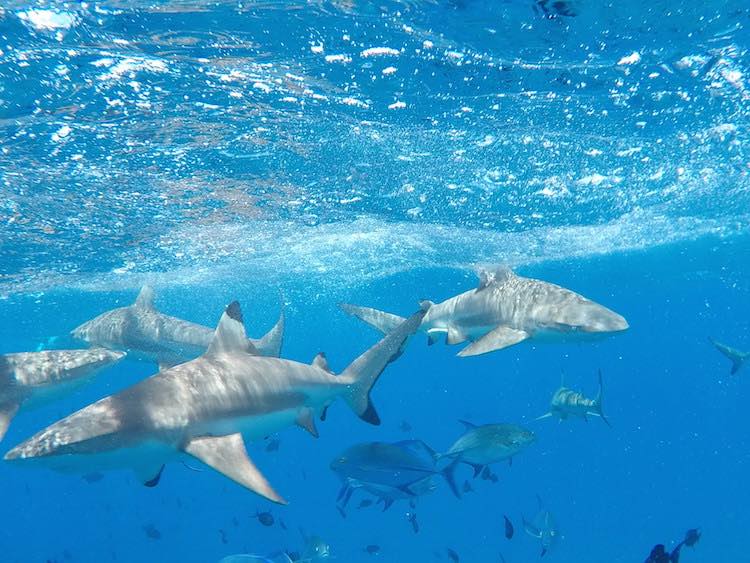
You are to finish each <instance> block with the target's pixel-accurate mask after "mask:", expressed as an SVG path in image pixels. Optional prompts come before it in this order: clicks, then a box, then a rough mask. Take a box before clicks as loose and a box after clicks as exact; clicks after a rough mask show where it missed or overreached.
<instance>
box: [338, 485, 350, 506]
mask: <svg viewBox="0 0 750 563" xmlns="http://www.w3.org/2000/svg"><path fill="white" fill-rule="evenodd" d="M348 490H349V484H348V483H345V484H343V485H342V486H341V489H339V496H337V497H336V502H341V499H343V498H344V496H345V495H346V492H347V491H348Z"/></svg>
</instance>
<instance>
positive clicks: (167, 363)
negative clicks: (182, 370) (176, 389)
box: [156, 360, 180, 371]
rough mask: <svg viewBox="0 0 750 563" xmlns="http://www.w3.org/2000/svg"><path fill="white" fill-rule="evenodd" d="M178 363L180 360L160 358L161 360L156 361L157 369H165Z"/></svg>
mask: <svg viewBox="0 0 750 563" xmlns="http://www.w3.org/2000/svg"><path fill="white" fill-rule="evenodd" d="M179 363H180V362H170V361H164V360H162V361H161V362H157V363H156V365H157V366H159V371H165V370H168V369H170V368H173V367H175V366H176V365H177V364H179Z"/></svg>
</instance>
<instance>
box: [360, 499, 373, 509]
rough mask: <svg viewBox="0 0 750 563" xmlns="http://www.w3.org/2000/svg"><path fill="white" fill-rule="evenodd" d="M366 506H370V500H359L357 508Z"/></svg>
mask: <svg viewBox="0 0 750 563" xmlns="http://www.w3.org/2000/svg"><path fill="white" fill-rule="evenodd" d="M368 506H372V500H371V499H369V498H366V499H362V500H361V501H360V503H359V505H357V508H367V507H368Z"/></svg>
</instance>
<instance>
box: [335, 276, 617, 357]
mask: <svg viewBox="0 0 750 563" xmlns="http://www.w3.org/2000/svg"><path fill="white" fill-rule="evenodd" d="M429 304H430V305H431V307H430V309H429V311H428V313H427V315H425V318H424V320H423V321H422V325H421V326H420V330H422V331H424V332H426V333H427V335H428V339H429V343H430V344H432V343H433V342H434V341H435V340H436V339H437V337H438V336H440V335H445V339H446V343H447V344H461V343H464V342H467V341H469V342H471V343H470V344H469V345H468V346H467V347H465V348H464V349H463V350H461V352H459V353H458V355H459V356H476V355H479V354H486V353H487V352H492V351H495V350H501V349H503V348H507V347H508V346H512V345H514V344H518V343H519V342H523V341H524V340H527V339H529V338H536V339H539V338H540V337H543V336H548V337H552V338H571V337H573V338H580V337H583V336H590V335H601V334H605V333H611V332H619V331H623V330H625V329H627V328H628V323H627V321H626V320H625V319H624V318H623V317H622V316H621V315H619V314H617V313H615V312H614V311H611V310H609V309H607V308H606V307H604V306H602V305H599V304H598V303H595V302H593V301H591V300H589V299H586V298H585V297H583V296H581V295H579V294H577V293H575V292H573V291H571V290H569V289H565V288H564V287H560V286H558V285H555V284H552V283H548V282H545V281H541V280H536V279H532V278H525V277H522V276H519V275H517V274H515V273H513V272H512V271H511V270H510V269H508V268H499V269H497V270H495V271H481V272H480V274H479V286H478V287H477V288H476V289H472V290H469V291H466V292H464V293H461V294H460V295H456V296H455V297H451V298H450V299H447V300H446V301H443V302H442V303H438V304H433V303H429ZM341 307H342V309H343V310H344V311H345V312H347V313H349V314H351V315H353V316H356V317H358V318H360V319H362V320H363V321H365V322H366V323H368V324H370V325H371V326H373V327H375V328H377V329H378V330H380V331H381V332H386V333H387V332H388V331H389V330H392V329H393V327H395V326H397V325H398V324H399V323H401V322H403V318H402V317H399V316H398V315H392V314H390V313H386V312H384V311H379V310H377V309H372V308H369V307H359V306H356V305H349V304H342V305H341Z"/></svg>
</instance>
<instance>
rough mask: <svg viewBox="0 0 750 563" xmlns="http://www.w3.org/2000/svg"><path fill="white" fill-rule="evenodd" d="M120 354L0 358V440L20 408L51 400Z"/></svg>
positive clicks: (69, 352)
mask: <svg viewBox="0 0 750 563" xmlns="http://www.w3.org/2000/svg"><path fill="white" fill-rule="evenodd" d="M124 356H125V353H124V352H118V351H115V350H107V349H105V348H90V349H88V350H47V351H42V352H20V353H18V354H4V355H0V440H2V439H3V437H4V436H5V433H6V432H7V430H8V426H9V425H10V422H11V420H12V419H13V417H14V416H15V415H16V413H17V412H18V410H19V408H21V406H24V407H26V408H28V407H32V406H34V405H35V404H41V403H44V402H46V401H51V400H54V399H56V398H58V397H60V396H62V395H64V394H66V393H69V392H70V391H72V390H73V389H75V388H76V387H77V386H79V385H82V384H84V383H86V382H87V381H88V380H89V379H91V378H92V377H94V376H95V375H96V374H97V373H99V372H100V371H101V370H103V369H104V368H107V367H110V366H112V365H114V364H116V363H117V362H119V361H120V360H121V359H122V358H123V357H124Z"/></svg>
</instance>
